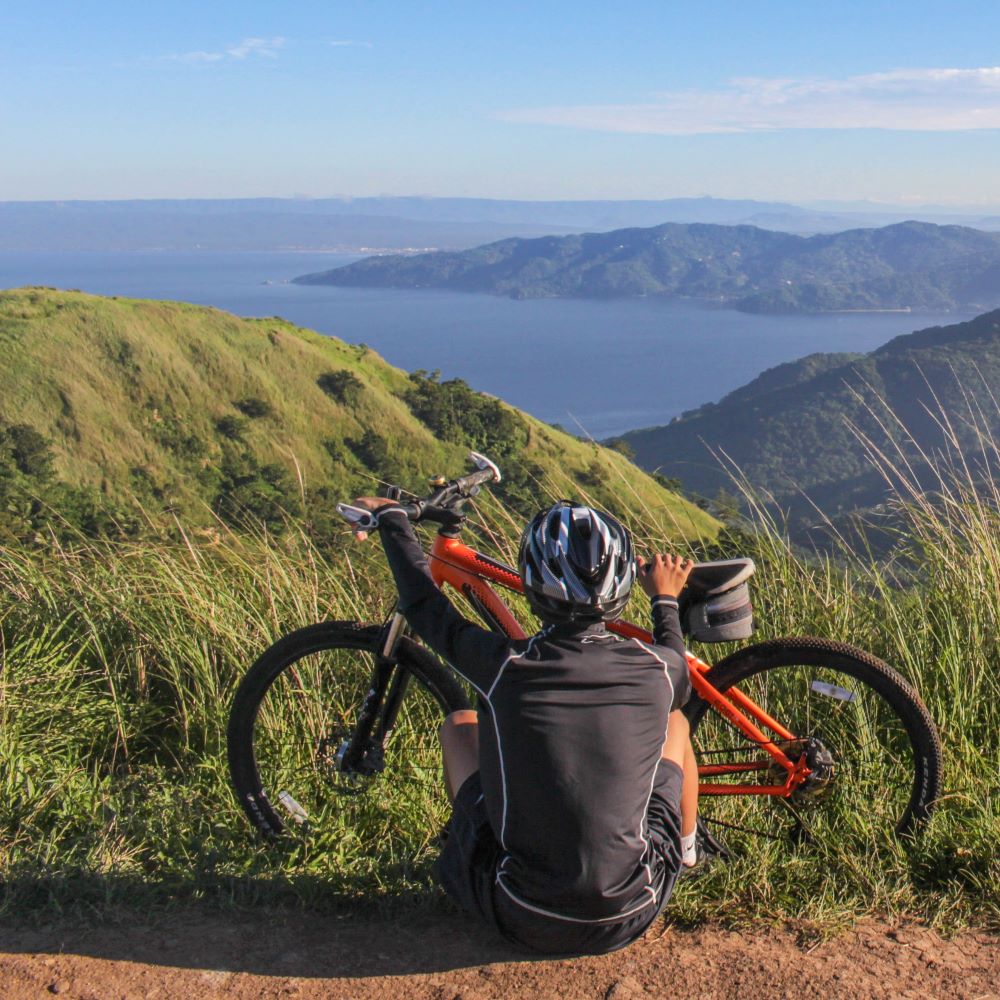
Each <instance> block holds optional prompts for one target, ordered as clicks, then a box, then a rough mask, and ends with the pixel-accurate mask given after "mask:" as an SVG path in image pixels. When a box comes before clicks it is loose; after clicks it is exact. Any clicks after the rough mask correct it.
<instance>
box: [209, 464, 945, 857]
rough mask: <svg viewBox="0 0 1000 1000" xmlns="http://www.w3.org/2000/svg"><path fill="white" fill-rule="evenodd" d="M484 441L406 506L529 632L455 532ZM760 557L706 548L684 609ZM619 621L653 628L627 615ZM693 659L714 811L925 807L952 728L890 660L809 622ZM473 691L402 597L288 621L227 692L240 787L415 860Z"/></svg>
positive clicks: (918, 812)
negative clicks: (287, 629) (941, 723)
mask: <svg viewBox="0 0 1000 1000" xmlns="http://www.w3.org/2000/svg"><path fill="white" fill-rule="evenodd" d="M472 457H473V459H474V460H475V462H476V465H477V469H476V471H475V472H473V473H471V474H470V475H467V476H463V477H460V478H458V479H455V480H452V481H451V482H444V481H443V480H442V481H438V483H437V488H436V489H435V490H434V491H433V492H432V493H431V494H430V495H429V496H428V497H425V498H424V499H421V500H416V501H414V502H412V503H409V504H406V505H405V509H406V511H407V513H408V514H409V516H410V518H411V520H413V521H426V522H434V523H436V524H437V525H438V527H439V530H438V533H437V535H436V537H435V539H434V542H433V544H432V546H431V548H430V552H429V562H430V567H431V573H432V575H433V577H434V580H435V582H436V583H437V584H438V586H440V587H444V586H445V585H448V586H450V587H452V588H454V590H455V591H457V592H458V593H460V594H462V595H464V597H465V599H466V600H467V602H468V603H469V604H470V605H471V606H472V608H473V609H474V610H475V612H476V613H477V614H478V615H479V616H480V617H481V618H482V620H483V622H484V623H485V624H486V626H487V627H488V628H491V629H494V630H496V631H498V632H502V633H504V634H506V635H508V636H510V637H511V638H523V637H524V636H525V634H526V632H525V629H524V628H523V627H522V625H521V624H520V623H519V622H518V620H517V618H516V617H515V616H514V614H513V612H512V611H511V609H510V608H509V607H508V605H507V604H506V603H505V602H504V600H503V599H502V598H501V597H500V595H499V594H498V593H497V591H496V590H495V589H494V587H493V586H492V585H496V586H497V587H499V588H502V589H504V590H506V591H508V592H513V593H515V594H516V593H519V592H521V590H522V587H521V580H520V577H519V575H518V573H517V572H516V570H514V569H512V568H511V567H510V566H506V565H504V564H503V563H501V562H498V561H496V560H495V559H491V558H490V557H488V556H485V555H482V554H481V553H479V552H477V551H475V550H474V549H472V548H470V547H469V546H467V545H465V544H464V543H463V542H462V541H461V540H460V537H459V536H460V533H461V529H462V525H463V523H464V520H465V515H464V514H463V508H464V506H465V504H466V503H467V502H468V501H469V500H470V499H471V498H472V497H473V496H475V495H476V494H477V493H478V492H479V490H480V489H481V487H482V486H483V485H484V484H486V483H488V482H491V481H495V480H499V478H500V473H499V470H497V468H496V466H495V465H493V463H491V462H490V461H489V460H488V459H486V458H484V457H483V456H480V455H477V454H476V453H473V456H472ZM394 489H395V488H394ZM395 496H396V497H397V498H398V496H399V492H398V490H397V491H396V493H395ZM340 510H341V513H342V514H343V515H344V516H345V517H346V518H347V519H348V520H349V521H351V522H353V523H354V524H355V525H356V526H358V527H361V528H365V527H369V528H370V527H374V526H375V523H376V522H375V519H374V518H373V517H372V515H371V514H369V513H368V512H367V511H361V510H358V509H357V508H352V507H349V506H347V505H341V507H340ZM752 572H753V564H752V562H750V560H746V559H742V560H727V561H725V562H721V563H703V564H700V565H699V566H697V567H696V568H695V570H694V571H693V573H692V574H691V578H690V580H689V583H688V586H687V588H686V590H685V594H684V595H682V611H683V609H684V604H685V601H686V602H687V604H688V606H689V607H690V606H697V605H698V603H699V601H702V602H704V601H706V600H708V599H709V597H710V595H712V594H718V593H725V592H726V591H727V590H732V588H733V586H744V587H745V582H746V580H747V578H748V577H749V576H750V574H751V573H752ZM682 618H683V619H684V620H685V621H690V620H691V615H682ZM608 627H609V628H610V629H611V630H612V631H614V632H617V633H619V634H621V635H624V636H629V637H634V638H638V639H641V640H644V641H647V642H649V641H651V635H650V633H649V632H648V631H647V630H646V629H643V628H640V627H639V626H636V625H632V624H629V623H628V622H625V621H614V622H611V623H610V624H609V625H608ZM723 631H724V630H723ZM687 660H688V665H689V667H690V670H691V682H692V686H693V694H692V697H691V700H690V702H689V704H688V706H687V708H686V709H685V711H686V713H687V714H688V717H689V718H690V721H691V728H692V734H693V738H694V741H695V749H696V752H697V754H698V757H699V760H700V762H701V763H700V765H699V773H700V776H701V783H700V787H701V795H702V797H703V798H702V812H703V814H707V815H706V819H708V820H709V822H712V821H714V822H717V823H720V824H721V825H723V826H732V827H736V828H737V829H743V830H749V831H752V832H754V833H758V834H761V835H763V836H765V837H772V838H785V837H791V838H793V839H796V840H801V839H803V838H805V839H816V838H818V837H822V836H823V835H824V833H826V832H828V831H829V832H830V833H831V834H833V833H836V835H837V836H838V838H839V840H841V841H842V839H843V837H844V835H845V833H847V832H849V831H850V829H851V828H852V827H855V826H856V827H857V829H858V830H860V831H867V832H866V833H865V836H866V837H867V839H868V841H869V842H870V839H871V831H872V830H873V829H875V830H876V831H877V830H882V831H884V832H889V831H892V830H895V831H896V833H898V834H907V833H911V832H912V831H914V830H915V828H917V827H918V826H919V825H920V824H921V823H922V822H923V821H924V820H926V819H927V817H928V816H929V815H930V813H931V810H932V809H933V808H934V803H935V800H936V799H937V797H938V794H939V790H940V780H941V745H940V741H939V739H938V736H937V732H936V730H935V727H934V724H933V722H932V720H931V717H930V715H929V714H928V712H927V709H926V708H925V707H924V705H923V703H922V702H921V700H920V698H919V696H918V695H917V693H916V692H915V691H914V689H913V688H912V687H911V686H910V685H909V684H908V683H907V682H906V681H905V680H904V679H903V678H902V677H901V676H900V675H899V674H898V673H897V672H896V671H895V670H893V669H892V668H891V667H890V666H888V665H887V664H885V663H883V662H882V661H881V660H879V659H877V658H875V657H874V656H871V655H870V654H868V653H865V652H863V651H861V650H859V649H855V648H853V647H852V646H848V645H845V644H844V643H841V642H835V641H831V640H828V639H821V638H812V637H797V638H781V639H771V640H768V641H766V642H762V643H758V644H755V645H749V646H745V647H744V648H741V649H739V650H737V651H736V652H735V653H732V654H730V655H729V656H727V657H726V658H725V659H723V660H721V661H719V662H718V663H716V664H715V665H714V666H712V665H710V664H709V663H707V662H706V661H705V660H703V659H701V658H699V657H698V656H696V655H694V654H693V653H690V652H689V653H688V654H687ZM468 707H469V695H468V691H467V689H466V688H465V686H464V685H463V683H462V682H461V681H460V680H459V678H458V677H457V676H456V674H455V673H454V672H453V671H452V670H450V669H449V668H448V667H447V666H445V665H443V664H442V663H441V662H440V661H439V660H438V659H437V658H436V657H435V656H433V655H432V654H431V653H430V652H429V651H428V650H427V649H425V648H424V647H423V646H421V645H420V644H419V643H418V642H417V641H416V639H415V638H413V637H411V636H410V635H408V634H407V627H406V622H405V619H404V618H403V616H402V615H401V614H399V612H398V611H397V612H394V613H393V614H392V615H391V616H390V618H389V619H388V621H387V622H385V623H384V624H381V625H379V624H366V623H362V622H344V621H332V622H323V623H321V624H318V625H313V626H310V627H308V628H303V629H300V630H298V631H296V632H293V633H291V634H290V635H287V636H285V637H284V638H283V639H281V640H279V641H278V642H277V643H275V644H274V645H273V646H272V647H271V648H270V649H268V650H267V651H266V652H265V653H264V654H263V655H262V656H261V657H260V659H258V660H257V662H256V663H255V664H254V665H253V666H252V667H251V668H250V670H249V672H248V673H247V675H246V676H245V678H244V679H243V681H242V683H241V684H240V686H239V689H238V690H237V693H236V696H235V699H234V702H233V707H232V712H231V715H230V721H229V730H228V751H229V766H230V772H231V775H232V780H233V784H234V787H235V790H236V794H237V797H238V799H239V802H240V805H241V806H242V807H243V809H244V810H245V812H246V814H247V816H248V817H249V818H250V821H251V823H253V825H254V826H255V827H256V828H257V829H258V830H259V831H260V832H261V833H262V834H263V835H264V836H265V837H267V838H277V837H280V836H282V835H286V834H295V835H297V836H299V837H301V838H306V839H308V841H309V842H310V843H312V844H314V845H317V846H319V847H321V848H324V849H328V850H335V851H338V852H343V851H351V850H355V849H356V853H358V854H359V856H363V855H364V853H365V848H364V844H363V843H361V842H362V841H364V840H367V841H368V842H369V843H371V838H372V837H376V838H378V841H379V845H380V850H381V851H382V853H383V856H384V851H385V850H388V851H389V853H390V854H391V855H392V856H393V857H397V858H398V859H399V862H400V864H402V865H403V866H404V868H405V867H406V866H407V865H408V864H409V863H410V861H411V860H412V859H413V858H414V857H415V856H416V855H419V854H420V852H421V851H423V850H424V849H425V848H428V847H430V846H431V844H432V840H433V833H434V831H436V830H437V829H438V828H439V826H440V823H441V822H443V820H444V819H445V818H446V815H447V802H446V800H445V797H444V790H443V782H442V780H441V772H440V751H439V747H438V743H437V739H436V732H437V725H438V723H439V722H440V720H441V718H442V717H443V715H444V714H447V713H448V712H452V711H455V710H457V709H462V708H468ZM352 845H354V846H353V847H352Z"/></svg>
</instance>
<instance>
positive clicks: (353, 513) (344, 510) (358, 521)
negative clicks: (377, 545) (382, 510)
mask: <svg viewBox="0 0 1000 1000" xmlns="http://www.w3.org/2000/svg"><path fill="white" fill-rule="evenodd" d="M337 513H338V514H339V515H340V516H341V517H342V518H343V519H344V520H345V521H346V522H347V523H348V524H349V525H350V526H351V527H352V528H355V529H356V530H358V531H374V530H375V529H376V528H377V527H378V518H377V517H376V516H375V514H374V513H372V511H370V510H365V509H364V508H363V507H352V506H351V505H350V504H349V503H338V504H337Z"/></svg>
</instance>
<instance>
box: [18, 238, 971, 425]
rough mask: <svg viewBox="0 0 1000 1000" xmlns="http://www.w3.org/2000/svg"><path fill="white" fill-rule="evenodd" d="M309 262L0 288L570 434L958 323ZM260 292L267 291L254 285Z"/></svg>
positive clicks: (191, 267) (218, 258)
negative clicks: (430, 384) (407, 276)
mask: <svg viewBox="0 0 1000 1000" xmlns="http://www.w3.org/2000/svg"><path fill="white" fill-rule="evenodd" d="M355 259H356V258H355V257H350V256H346V255H343V254H322V253H207V252H206V253H197V252H191V253H186V252H149V253H41V252H37V253H13V252H7V251H2V252H0V288H13V287H18V286H20V285H29V284H30V285H51V286H55V287H57V288H78V289H82V290H83V291H87V292H94V293H97V294H100V295H126V296H136V297H141V298H154V299H177V300H181V301H185V302H194V303H198V304H202V305H213V306H217V307H218V308H220V309H226V310H229V311H231V312H234V313H236V314H238V315H240V316H283V317H284V318H285V319H288V320H291V321H292V322H293V323H297V324H299V325H301V326H306V327H310V328H311V329H314V330H319V331H321V332H322V333H329V334H333V335H335V336H337V337H341V338H343V339H344V340H347V341H351V342H353V343H359V342H363V343H366V344H368V345H369V346H370V347H373V348H375V350H377V351H378V352H379V353H380V354H381V355H382V356H383V357H385V358H386V359H387V360H388V361H390V362H391V363H392V364H394V365H398V366H399V367H401V368H405V369H407V370H409V371H412V370H414V369H416V368H425V369H428V370H433V369H440V370H441V373H442V377H444V378H452V377H459V378H463V379H465V380H466V381H467V382H469V383H470V385H472V386H474V387H475V388H477V389H481V390H483V391H485V392H490V393H494V394H495V395H497V396H500V397H502V398H503V399H506V400H507V401H508V402H510V403H513V404H514V405H515V406H519V407H521V408H523V409H525V410H528V411H529V412H530V413H533V414H535V415H536V416H538V417H540V418H541V419H543V420H547V421H551V422H557V423H560V424H563V425H564V426H565V427H566V428H567V430H570V431H571V432H573V433H577V434H580V433H584V432H585V433H587V434H590V435H593V436H594V437H595V438H604V437H607V436H609V435H613V434H618V433H621V432H622V431H625V430H630V429H633V428H637V427H648V426H650V425H653V424H662V423H665V422H666V421H668V420H669V419H670V418H671V417H673V416H676V415H677V414H678V413H680V412H682V411H684V410H689V409H691V408H693V407H695V406H699V405H700V404H702V403H705V402H709V401H711V400H717V399H719V398H720V397H721V396H723V395H725V394H726V393H727V392H729V391H730V390H732V389H735V388H737V387H738V386H740V385H743V384H744V383H745V382H748V381H749V380H750V379H752V378H753V377H754V376H755V375H757V374H759V373H760V372H761V371H763V370H764V369H766V368H771V367H773V366H774V365H776V364H780V363H781V362H783V361H791V360H792V359H794V358H799V357H802V356H803V355H806V354H812V353H814V352H816V351H870V350H872V349H873V348H875V347H878V346H879V345H880V344H883V343H885V342H886V341H887V340H890V339H891V338H892V337H895V336H897V335H899V334H901V333H909V332H911V331H912V330H915V329H920V328H922V327H926V326H932V325H937V324H947V323H955V322H958V321H960V320H961V319H964V318H966V317H965V316H963V315H958V314H951V315H948V316H936V315H921V314H916V313H909V314H906V313H879V314H870V313H869V314H865V313H854V314H843V315H833V316H804V317H803V316H750V315H745V314H743V313H738V312H733V311H729V310H721V309H712V308H709V307H703V306H700V305H696V304H692V303H688V302H661V301H656V300H651V299H633V300H619V301H593V300H579V299H540V300H528V301H514V300H511V299H503V298H495V297H493V296H488V295H463V294H457V293H451V292H433V291H392V290H384V289H346V288H324V287H319V286H307V285H292V284H289V283H288V281H289V279H291V278H293V277H295V276H296V275H299V274H305V273H307V272H310V271H320V270H325V269H327V268H331V267H336V266H337V265H339V264H342V263H347V262H349V261H351V260H355ZM268 282H270V283H268Z"/></svg>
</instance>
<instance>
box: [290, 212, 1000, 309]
mask: <svg viewBox="0 0 1000 1000" xmlns="http://www.w3.org/2000/svg"><path fill="white" fill-rule="evenodd" d="M295 280H296V281H297V282H299V283H301V284H313V285H341V286H355V287H385V288H440V289H449V290H453V291H465V292H487V293H490V294H494V295H507V296H511V297H513V298H553V297H578V298H585V297H590V298H621V297H636V296H659V297H663V298H696V299H705V300H713V301H716V302H719V303H722V304H725V305H728V306H732V307H735V308H737V309H742V310H745V311H748V312H762V313H793V312H798V313H808V312H830V311H837V310H884V309H910V308H914V309H929V310H948V309H953V308H963V309H973V310H974V309H978V308H990V307H992V306H994V305H998V304H1000V234H997V233H986V232H981V231H979V230H976V229H969V228H966V227H962V226H938V225H934V224H932V223H923V222H904V223H898V224H896V225H892V226H885V227H883V228H881V229H854V230H849V231H847V232H843V233H835V234H830V235H816V236H811V237H803V236H795V235H792V234H789V233H778V232H772V231H769V230H765V229H759V228H757V227H754V226H718V225H704V224H689V225H682V224H677V223H666V224H664V225H661V226H654V227H651V228H647V229H619V230H615V231H613V232H610V233H587V234H583V235H572V236H563V237H554V236H550V237H542V238H538V239H509V240H502V241H499V242H496V243H490V244H487V245H486V246H481V247H476V248H474V249H472V250H464V251H456V252H436V253H426V254H415V255H390V256H381V257H370V258H367V259H365V260H361V261H358V262H356V263H354V264H350V265H348V266H346V267H341V268H336V269H334V270H330V271H323V272H320V273H317V274H307V275H303V276H301V277H299V278H296V279H295Z"/></svg>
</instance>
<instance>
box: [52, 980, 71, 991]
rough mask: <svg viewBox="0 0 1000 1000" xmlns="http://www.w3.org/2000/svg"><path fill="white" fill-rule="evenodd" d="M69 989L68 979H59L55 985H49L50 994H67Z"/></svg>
mask: <svg viewBox="0 0 1000 1000" xmlns="http://www.w3.org/2000/svg"><path fill="white" fill-rule="evenodd" d="M68 989H69V980H68V979H57V980H56V981H55V982H53V983H49V992H50V993H65V992H66V991H67V990H68Z"/></svg>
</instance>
